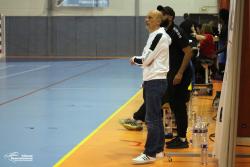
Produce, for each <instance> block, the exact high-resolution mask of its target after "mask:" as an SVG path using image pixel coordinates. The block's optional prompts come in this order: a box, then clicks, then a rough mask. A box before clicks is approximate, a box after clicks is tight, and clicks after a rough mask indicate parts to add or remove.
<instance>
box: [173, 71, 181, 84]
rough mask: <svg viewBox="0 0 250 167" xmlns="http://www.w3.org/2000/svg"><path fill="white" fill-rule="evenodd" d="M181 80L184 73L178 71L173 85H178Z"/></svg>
mask: <svg viewBox="0 0 250 167" xmlns="http://www.w3.org/2000/svg"><path fill="white" fill-rule="evenodd" d="M181 80H182V74H180V73H177V74H176V75H175V77H174V80H173V85H178V84H180V83H181Z"/></svg>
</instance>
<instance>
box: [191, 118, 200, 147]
mask: <svg viewBox="0 0 250 167" xmlns="http://www.w3.org/2000/svg"><path fill="white" fill-rule="evenodd" d="M192 146H193V147H194V148H197V147H199V146H200V127H199V122H196V123H195V124H194V126H193V133H192Z"/></svg>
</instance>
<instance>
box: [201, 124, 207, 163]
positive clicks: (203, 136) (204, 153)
mask: <svg viewBox="0 0 250 167" xmlns="http://www.w3.org/2000/svg"><path fill="white" fill-rule="evenodd" d="M207 132H208V130H207V123H206V122H202V123H201V134H200V140H201V145H200V146H201V164H202V165H207V161H208V135H207Z"/></svg>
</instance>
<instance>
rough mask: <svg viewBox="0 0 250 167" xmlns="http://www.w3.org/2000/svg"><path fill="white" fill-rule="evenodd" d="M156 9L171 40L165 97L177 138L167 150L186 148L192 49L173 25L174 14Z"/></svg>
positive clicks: (169, 10)
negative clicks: (175, 127) (162, 16)
mask: <svg viewBox="0 0 250 167" xmlns="http://www.w3.org/2000/svg"><path fill="white" fill-rule="evenodd" d="M157 9H158V10H159V11H161V12H162V14H163V15H164V20H163V22H162V26H163V27H165V30H166V32H167V33H168V34H169V36H170V37H171V39H172V44H171V45H170V47H169V72H168V74H167V80H168V88H167V97H168V101H169V104H170V108H171V111H172V112H173V113H174V115H175V120H176V125H177V137H176V138H174V139H173V140H171V141H169V142H166V147H167V148H172V149H174V148H187V147H188V141H187V139H186V133H187V127H188V117H187V107H186V102H187V101H189V96H190V92H189V91H188V86H189V84H190V83H191V79H192V70H191V66H190V60H191V58H192V49H191V47H190V46H189V41H188V39H187V37H186V36H185V34H184V33H183V31H182V30H181V29H180V28H179V27H178V26H176V25H175V24H174V21H173V20H174V17H175V12H174V10H173V9H172V8H171V7H169V6H166V7H163V6H158V7H157Z"/></svg>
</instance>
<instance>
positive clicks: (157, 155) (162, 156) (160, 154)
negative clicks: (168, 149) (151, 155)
mask: <svg viewBox="0 0 250 167" xmlns="http://www.w3.org/2000/svg"><path fill="white" fill-rule="evenodd" d="M164 156H165V154H164V152H163V151H162V152H159V153H157V154H156V158H157V159H158V158H164Z"/></svg>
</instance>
